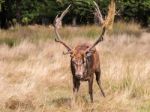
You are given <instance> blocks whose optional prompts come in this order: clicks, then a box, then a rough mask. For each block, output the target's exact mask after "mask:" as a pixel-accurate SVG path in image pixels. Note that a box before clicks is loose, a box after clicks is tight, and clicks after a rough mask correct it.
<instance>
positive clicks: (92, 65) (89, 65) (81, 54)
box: [54, 2, 106, 103]
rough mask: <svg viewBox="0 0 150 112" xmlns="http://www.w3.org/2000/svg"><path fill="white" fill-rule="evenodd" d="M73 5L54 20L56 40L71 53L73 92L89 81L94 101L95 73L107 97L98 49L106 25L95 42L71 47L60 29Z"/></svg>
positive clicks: (96, 6) (102, 92)
mask: <svg viewBox="0 0 150 112" xmlns="http://www.w3.org/2000/svg"><path fill="white" fill-rule="evenodd" d="M94 4H95V11H96V13H97V16H98V19H99V21H100V23H101V24H103V23H104V19H103V17H102V14H101V11H100V9H99V7H98V5H97V3H96V2H94ZM70 7H71V5H69V6H68V7H67V8H66V9H65V10H64V11H63V12H62V13H61V15H60V16H59V17H58V15H57V16H56V17H55V20H54V30H55V34H56V37H55V41H56V42H57V43H60V44H62V45H63V46H64V47H65V48H66V49H67V52H66V53H65V54H69V55H70V58H71V59H70V68H71V73H72V80H73V93H74V94H75V93H78V91H79V88H80V83H81V82H82V81H87V82H88V91H89V95H90V100H91V102H92V103H93V79H94V74H95V76H96V82H97V85H98V87H99V89H100V91H101V94H102V96H103V97H105V93H104V90H103V88H102V85H101V80H100V77H101V68H100V58H99V53H98V51H97V49H96V46H97V45H98V44H99V43H100V42H102V41H103V40H104V34H105V32H106V27H105V26H104V27H103V28H102V33H101V34H100V35H99V37H98V39H97V40H96V41H95V42H94V43H93V44H89V43H83V44H79V45H77V46H75V47H74V48H71V47H70V46H69V45H67V44H66V43H65V42H64V41H63V40H62V38H61V36H60V34H59V32H58V29H59V28H60V27H61V25H62V19H63V17H64V16H65V15H66V14H67V12H68V11H69V8H70Z"/></svg>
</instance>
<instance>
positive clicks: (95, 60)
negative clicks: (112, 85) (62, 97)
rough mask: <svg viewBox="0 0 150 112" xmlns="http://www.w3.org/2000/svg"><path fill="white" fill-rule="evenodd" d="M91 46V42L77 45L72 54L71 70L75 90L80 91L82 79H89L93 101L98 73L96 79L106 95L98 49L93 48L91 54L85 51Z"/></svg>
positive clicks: (75, 91)
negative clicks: (94, 80) (102, 83)
mask: <svg viewBox="0 0 150 112" xmlns="http://www.w3.org/2000/svg"><path fill="white" fill-rule="evenodd" d="M90 46H91V45H90V44H80V45H78V46H77V47H75V49H74V53H73V56H71V71H72V78H73V92H74V93H77V92H78V90H79V87H80V82H81V81H88V83H89V84H88V86H89V87H88V88H89V94H90V99H91V102H93V78H94V74H95V75H96V81H97V84H98V86H99V88H100V90H101V92H102V95H103V96H105V94H104V92H103V90H102V87H101V83H100V75H101V70H100V60H99V55H98V52H97V50H96V49H95V48H93V49H92V50H93V52H92V53H91V54H88V55H86V54H85V53H84V52H85V51H86V50H87V49H88V48H89V47H90ZM78 62H79V63H78ZM75 63H76V64H75Z"/></svg>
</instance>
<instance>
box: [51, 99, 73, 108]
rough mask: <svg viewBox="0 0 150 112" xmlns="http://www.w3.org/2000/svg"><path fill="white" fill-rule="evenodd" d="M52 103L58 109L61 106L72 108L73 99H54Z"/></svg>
mask: <svg viewBox="0 0 150 112" xmlns="http://www.w3.org/2000/svg"><path fill="white" fill-rule="evenodd" d="M51 103H52V104H54V105H55V106H57V107H60V106H68V107H71V98H57V99H53V100H52V102H51Z"/></svg>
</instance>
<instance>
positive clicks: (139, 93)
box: [0, 26, 150, 112]
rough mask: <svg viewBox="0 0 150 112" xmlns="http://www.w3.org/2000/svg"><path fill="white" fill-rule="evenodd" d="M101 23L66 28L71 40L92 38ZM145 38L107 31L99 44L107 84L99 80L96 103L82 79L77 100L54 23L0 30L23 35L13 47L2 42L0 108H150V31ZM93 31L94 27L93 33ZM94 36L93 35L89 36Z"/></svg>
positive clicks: (114, 111)
mask: <svg viewBox="0 0 150 112" xmlns="http://www.w3.org/2000/svg"><path fill="white" fill-rule="evenodd" d="M98 31H99V29H98V27H96V26H82V27H73V28H72V27H67V26H66V27H65V28H64V29H62V30H61V34H62V35H63V36H65V37H66V38H65V40H66V41H67V42H68V43H69V44H70V45H72V46H75V45H76V44H78V43H79V42H80V43H82V42H89V43H92V42H94V40H95V39H96V37H97V36H98ZM139 31H140V33H141V36H140V38H134V36H133V35H128V34H127V33H121V35H120V34H117V35H115V34H114V33H113V35H111V36H110V34H109V35H105V38H104V41H103V42H102V43H101V44H99V45H98V46H97V49H98V51H99V54H100V59H101V69H102V76H101V80H102V86H103V88H104V91H105V93H106V98H103V97H102V95H101V94H100V91H99V89H98V86H97V85H96V82H95V81H94V103H93V104H91V103H90V98H89V95H88V87H87V83H86V82H83V83H82V84H81V88H80V91H79V94H78V96H79V97H78V101H77V102H76V103H75V104H74V105H72V77H71V72H70V68H69V67H70V66H69V61H70V56H68V55H63V54H62V52H63V51H65V48H64V47H62V46H61V45H59V44H57V43H55V42H54V40H53V39H52V38H53V37H54V33H53V29H52V28H48V27H44V26H26V27H20V26H19V27H18V28H17V27H16V28H15V29H10V30H8V31H4V30H0V35H1V37H0V38H3V39H4V38H19V39H20V40H19V43H17V44H15V45H14V46H12V47H10V46H9V45H8V44H7V43H5V42H4V43H3V44H0V111H2V112H14V111H16V112H91V111H93V112H99V111H101V112H148V111H149V110H150V83H149V82H150V52H149V49H150V38H149V37H150V34H149V33H145V32H143V31H141V30H140V29H139ZM89 32H92V33H89ZM89 37H90V38H89Z"/></svg>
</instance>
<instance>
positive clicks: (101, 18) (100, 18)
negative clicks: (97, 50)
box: [87, 1, 106, 52]
mask: <svg viewBox="0 0 150 112" xmlns="http://www.w3.org/2000/svg"><path fill="white" fill-rule="evenodd" d="M93 2H94V4H95V10H96V13H97V14H98V19H99V21H100V23H101V24H102V25H103V23H104V20H103V17H102V14H101V11H100V9H99V7H98V5H97V3H96V2H95V1H93ZM105 31H106V28H105V27H103V30H102V34H101V35H100V36H99V38H98V39H97V40H96V42H95V43H94V44H93V45H92V46H91V47H89V48H88V50H87V52H88V51H91V50H92V49H93V48H94V47H95V46H96V45H97V44H98V43H99V42H101V41H103V37H104V34H105Z"/></svg>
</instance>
